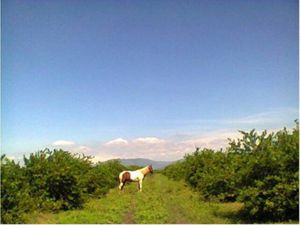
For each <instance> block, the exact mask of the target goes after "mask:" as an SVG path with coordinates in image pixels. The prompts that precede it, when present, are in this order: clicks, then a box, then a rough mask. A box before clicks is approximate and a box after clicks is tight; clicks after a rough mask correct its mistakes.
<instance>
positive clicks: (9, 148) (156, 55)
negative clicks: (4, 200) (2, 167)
mask: <svg viewBox="0 0 300 225" xmlns="http://www.w3.org/2000/svg"><path fill="white" fill-rule="evenodd" d="M298 8H299V7H298V2H297V1H287V0H285V1H275V0H274V1H269V0H268V1H266V0H265V1H264V0H260V1H242V0H240V1H238V0H233V1H225V0H221V1H214V0H209V1H201V0H199V1H92V0H90V1H83V0H82V1H80V0H75V1H68V0H59V1H58V0H53V1H38V2H37V1H29V0H26V1H21V0H19V1H14V0H9V1H8V0H4V1H2V82H1V83H2V87H1V88H2V152H3V153H6V154H8V155H15V156H17V155H22V154H24V153H27V152H34V151H37V150H38V149H43V148H45V147H50V148H51V147H63V148H65V149H69V150H71V151H82V152H84V151H86V152H87V153H90V154H92V155H96V156H99V157H98V159H103V158H109V157H119V156H120V157H140V156H148V157H149V158H153V159H157V158H163V159H165V160H168V159H175V158H180V157H181V156H182V154H184V151H183V150H182V149H185V148H186V151H189V150H188V149H189V148H190V146H187V145H184V144H182V143H187V142H188V143H192V142H193V140H194V143H198V142H197V141H195V140H199V138H200V139H201V138H202V139H201V140H203V138H204V137H205V138H204V139H205V140H207V139H209V140H210V141H208V142H207V141H206V142H205V144H204V146H205V145H206V144H207V145H210V143H220V140H221V139H222V138H220V137H223V139H224V134H228V135H233V134H234V132H236V130H237V129H246V130H247V129H251V128H256V129H258V130H259V129H270V130H272V129H278V128H282V127H284V126H287V127H293V126H294V123H293V121H294V120H295V119H296V118H298V113H299V110H298V100H299V99H298V89H299V77H298V72H299V71H298V54H299V52H298V49H299V47H298V21H299V17H298ZM213 137H215V139H214V138H213ZM223 139H222V140H223ZM218 140H219V142H218ZM137 143H138V144H137ZM141 143H143V144H141ZM201 143H202V142H199V145H201ZM113 144H115V145H114V146H113ZM223 144H224V143H223ZM112 146H113V147H112ZM175 146H176V147H175ZM178 146H179V147H178ZM124 149H127V150H128V151H131V154H128V155H126V154H124V152H123V150H124ZM157 149H160V151H158V150H157ZM191 150H193V149H191ZM156 151H157V152H156ZM147 152H148V153H147ZM150 152H152V153H153V154H152V153H151V154H152V155H151V154H150ZM174 152H177V154H175V153H174ZM160 154H161V155H160Z"/></svg>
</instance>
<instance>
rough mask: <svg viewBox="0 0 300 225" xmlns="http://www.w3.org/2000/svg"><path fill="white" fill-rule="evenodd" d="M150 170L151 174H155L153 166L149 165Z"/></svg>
mask: <svg viewBox="0 0 300 225" xmlns="http://www.w3.org/2000/svg"><path fill="white" fill-rule="evenodd" d="M148 169H149V171H150V173H153V168H152V165H149V166H148Z"/></svg>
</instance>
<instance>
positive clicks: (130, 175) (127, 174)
mask: <svg viewBox="0 0 300 225" xmlns="http://www.w3.org/2000/svg"><path fill="white" fill-rule="evenodd" d="M148 173H153V168H152V165H149V166H146V167H144V168H142V169H139V170H135V171H123V172H121V173H120V175H119V181H120V185H119V190H123V187H124V185H125V183H126V182H132V181H135V182H139V183H138V188H139V191H140V192H141V191H142V182H143V179H144V178H145V176H146V175H147V174H148Z"/></svg>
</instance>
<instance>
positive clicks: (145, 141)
mask: <svg viewBox="0 0 300 225" xmlns="http://www.w3.org/2000/svg"><path fill="white" fill-rule="evenodd" d="M132 142H133V143H136V144H161V143H164V142H165V140H163V139H159V138H156V137H143V138H136V139H134V140H133V141H132Z"/></svg>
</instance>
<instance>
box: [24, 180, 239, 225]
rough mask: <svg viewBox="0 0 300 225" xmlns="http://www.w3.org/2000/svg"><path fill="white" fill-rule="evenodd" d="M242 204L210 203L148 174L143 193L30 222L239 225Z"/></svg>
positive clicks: (130, 190)
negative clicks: (237, 224)
mask: <svg viewBox="0 0 300 225" xmlns="http://www.w3.org/2000/svg"><path fill="white" fill-rule="evenodd" d="M240 208H241V204H239V203H224V204H223V203H207V202H203V201H200V200H199V196H198V195H197V194H196V193H194V192H192V191H191V190H190V189H189V188H188V187H186V186H185V184H184V183H183V182H178V181H172V180H169V179H168V178H167V177H165V176H163V175H161V174H155V175H149V176H147V177H146V178H145V180H144V182H143V192H141V193H140V192H137V184H136V183H131V184H129V185H126V186H125V187H124V191H123V192H119V191H118V190H117V188H115V189H112V190H110V192H109V193H108V194H107V195H106V196H105V197H103V198H101V199H92V200H90V201H89V202H87V203H86V204H85V205H84V208H83V209H80V210H70V211H65V212H59V213H55V214H54V213H53V214H52V213H48V214H47V213H42V214H41V213H37V214H35V215H32V216H31V218H30V219H28V223H58V224H59V223H69V224H70V223H72V224H76V223H85V224H89V223H94V224H96V223H98V224H99V223H114V224H119V223H127V224H128V223H129V224H132V223H139V224H141V223H152V224H153V223H154V224H158V223H168V224H170V223H181V224H182V223H198V224H199V223H239V222H241V221H238V219H237V216H236V215H237V213H238V211H239V210H240Z"/></svg>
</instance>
